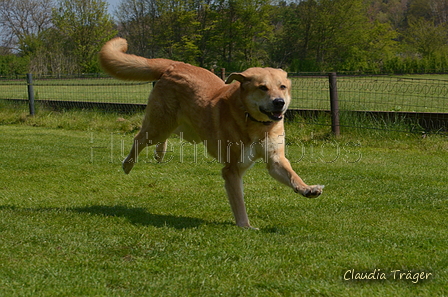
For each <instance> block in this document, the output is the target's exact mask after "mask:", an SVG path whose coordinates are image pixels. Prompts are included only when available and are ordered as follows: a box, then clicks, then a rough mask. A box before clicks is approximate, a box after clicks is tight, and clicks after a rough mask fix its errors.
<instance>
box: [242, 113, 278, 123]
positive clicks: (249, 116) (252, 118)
mask: <svg viewBox="0 0 448 297" xmlns="http://www.w3.org/2000/svg"><path fill="white" fill-rule="evenodd" d="M248 118H249V119H250V120H251V121H254V122H257V123H261V124H263V125H265V126H268V125H270V124H272V123H273V121H266V122H263V121H259V120H257V119H255V118H254V117H253V116H251V115H250V113H248V112H246V121H247V119H248Z"/></svg>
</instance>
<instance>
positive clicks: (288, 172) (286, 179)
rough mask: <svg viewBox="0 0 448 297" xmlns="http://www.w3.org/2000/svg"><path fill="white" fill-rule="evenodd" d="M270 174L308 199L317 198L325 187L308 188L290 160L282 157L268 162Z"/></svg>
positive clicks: (277, 156) (275, 157)
mask: <svg viewBox="0 0 448 297" xmlns="http://www.w3.org/2000/svg"><path fill="white" fill-rule="evenodd" d="M268 170H269V174H270V175H271V176H272V177H274V178H275V179H276V180H278V181H279V182H281V183H283V184H285V185H287V186H290V187H291V188H293V189H294V191H295V192H296V193H300V194H302V195H303V196H305V197H308V198H316V197H319V196H320V194H322V189H323V188H324V186H321V185H313V186H308V185H307V184H306V183H305V182H304V181H303V180H302V179H301V178H300V176H298V175H297V173H295V171H294V170H293V169H292V167H291V164H290V163H289V161H288V159H286V157H285V156H282V155H274V156H271V158H269V160H268Z"/></svg>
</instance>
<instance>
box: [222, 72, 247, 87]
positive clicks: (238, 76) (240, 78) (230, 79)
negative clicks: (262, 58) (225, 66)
mask: <svg viewBox="0 0 448 297" xmlns="http://www.w3.org/2000/svg"><path fill="white" fill-rule="evenodd" d="M234 80H237V81H239V82H240V83H242V82H243V81H245V80H247V79H246V77H245V76H244V75H242V74H241V73H236V72H235V73H231V74H230V75H229V77H228V78H227V80H226V84H230V83H231V82H233V81H234Z"/></svg>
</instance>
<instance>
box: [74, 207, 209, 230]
mask: <svg viewBox="0 0 448 297" xmlns="http://www.w3.org/2000/svg"><path fill="white" fill-rule="evenodd" d="M69 210H70V211H74V212H79V213H90V214H94V215H103V216H111V217H124V218H126V219H127V220H129V222H130V223H132V224H135V225H142V226H154V227H172V228H175V229H188V228H195V227H198V226H200V225H202V224H204V223H205V221H204V220H201V219H197V218H191V217H182V216H173V215H159V214H152V213H149V212H148V211H146V210H145V209H144V208H139V207H127V206H123V205H116V206H105V205H93V206H88V207H77V208H70V209H69Z"/></svg>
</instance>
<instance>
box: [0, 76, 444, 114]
mask: <svg viewBox="0 0 448 297" xmlns="http://www.w3.org/2000/svg"><path fill="white" fill-rule="evenodd" d="M291 80H292V83H293V84H292V90H291V94H292V102H291V105H290V108H297V109H326V110H329V109H330V102H329V84H328V77H326V76H308V77H307V76H301V77H291ZM151 89H152V84H151V83H129V82H127V83H126V82H123V81H119V80H116V79H106V78H101V79H94V78H91V79H45V80H39V79H36V80H34V91H35V94H36V95H35V96H36V100H62V101H93V102H109V103H137V104H145V103H146V102H147V98H148V94H149V93H150V91H151ZM338 90H339V100H340V103H339V105H340V108H341V110H360V111H406V112H448V75H425V76H419V75H412V76H340V77H338ZM27 96H28V95H27V89H26V82H25V81H0V99H26V98H28V97H27Z"/></svg>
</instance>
